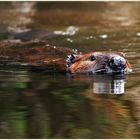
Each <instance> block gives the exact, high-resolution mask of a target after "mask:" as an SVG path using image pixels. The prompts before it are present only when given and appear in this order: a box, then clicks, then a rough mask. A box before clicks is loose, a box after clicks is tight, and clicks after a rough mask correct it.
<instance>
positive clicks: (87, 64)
mask: <svg viewBox="0 0 140 140" xmlns="http://www.w3.org/2000/svg"><path fill="white" fill-rule="evenodd" d="M67 66H68V69H69V71H70V72H71V73H130V72H132V69H131V65H130V64H129V62H128V61H127V60H126V58H125V56H124V55H123V53H115V52H111V53H105V52H93V53H89V54H85V55H73V54H72V55H70V56H68V58H67Z"/></svg>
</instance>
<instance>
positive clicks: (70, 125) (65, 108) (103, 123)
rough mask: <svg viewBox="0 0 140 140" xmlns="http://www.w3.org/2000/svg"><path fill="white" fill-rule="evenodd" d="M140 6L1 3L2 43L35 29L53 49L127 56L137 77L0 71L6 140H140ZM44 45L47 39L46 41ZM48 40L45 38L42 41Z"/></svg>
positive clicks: (0, 128) (1, 128)
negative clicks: (93, 139)
mask: <svg viewBox="0 0 140 140" xmlns="http://www.w3.org/2000/svg"><path fill="white" fill-rule="evenodd" d="M139 7H140V2H7V3H6V2H0V18H1V21H0V39H1V40H4V39H11V36H9V33H11V32H18V33H19V32H24V31H28V30H30V29H33V30H34V29H38V30H41V31H42V30H48V31H49V32H53V33H55V34H57V36H48V37H47V38H45V40H46V41H47V43H49V44H51V45H54V46H62V47H68V48H73V49H78V50H79V51H82V52H90V51H122V52H124V53H126V57H127V59H128V60H129V61H130V63H131V64H132V67H133V73H132V74H130V75H125V76H124V75H117V76H111V75H75V76H74V77H71V76H70V75H68V74H59V73H51V74H50V73H42V72H40V73H39V72H28V71H26V70H25V69H21V70H16V69H14V68H12V67H11V68H8V69H5V68H3V67H0V114H1V115H0V138H140V101H139V100H140V87H139V84H140V60H139V58H140V55H139V53H140V48H139V45H140V28H139V27H140V26H139V23H140V15H139V12H140V9H139ZM40 39H42V38H40ZM43 39H44V38H43Z"/></svg>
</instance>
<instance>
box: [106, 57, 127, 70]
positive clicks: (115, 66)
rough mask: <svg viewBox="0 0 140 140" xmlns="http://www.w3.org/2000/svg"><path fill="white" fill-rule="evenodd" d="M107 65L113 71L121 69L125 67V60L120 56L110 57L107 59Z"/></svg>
mask: <svg viewBox="0 0 140 140" xmlns="http://www.w3.org/2000/svg"><path fill="white" fill-rule="evenodd" d="M109 66H110V67H111V68H112V70H114V71H122V70H124V69H125V68H126V60H125V59H124V58H123V57H121V56H115V57H112V58H111V59H110V61H109Z"/></svg>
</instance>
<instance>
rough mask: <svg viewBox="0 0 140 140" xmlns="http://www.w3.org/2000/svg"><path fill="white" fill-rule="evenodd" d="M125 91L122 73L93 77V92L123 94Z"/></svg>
mask: <svg viewBox="0 0 140 140" xmlns="http://www.w3.org/2000/svg"><path fill="white" fill-rule="evenodd" d="M124 92H125V81H124V76H123V75H120V76H119V75H117V76H107V75H100V76H96V77H94V82H93V93H99V94H104V93H110V94H111V93H113V94H123V93H124Z"/></svg>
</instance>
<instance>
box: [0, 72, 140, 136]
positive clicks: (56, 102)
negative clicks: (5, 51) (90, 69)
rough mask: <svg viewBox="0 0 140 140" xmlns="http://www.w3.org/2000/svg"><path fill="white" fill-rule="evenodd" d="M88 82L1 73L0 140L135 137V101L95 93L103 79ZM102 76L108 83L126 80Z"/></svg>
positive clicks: (89, 78)
mask: <svg viewBox="0 0 140 140" xmlns="http://www.w3.org/2000/svg"><path fill="white" fill-rule="evenodd" d="M84 77H85V75H84V76H79V77H74V78H72V79H69V77H67V76H66V75H60V74H51V75H49V74H46V73H44V74H43V73H29V72H26V71H16V72H15V71H11V72H8V71H3V72H2V71H1V72H0V114H1V115H0V130H1V131H0V138H134V137H137V136H138V134H139V133H138V132H139V131H138V130H137V123H136V122H137V121H135V120H134V119H133V118H132V117H131V115H130V114H131V113H130V112H131V111H133V110H131V102H133V100H132V98H128V97H127V95H126V94H122V96H119V95H112V94H102V95H101V94H93V93H92V86H91V85H92V84H93V85H94V88H95V89H98V88H97V87H96V86H98V85H97V83H98V84H100V83H101V81H100V80H101V77H100V76H93V77H91V76H89V77H88V76H86V77H85V78H84ZM103 77H104V78H103V81H104V83H105V81H106V83H110V82H111V81H114V80H124V79H121V78H120V77H119V78H118V77H117V78H116V77H115V78H113V77H112V78H111V77H110V80H108V78H107V77H106V76H103ZM76 78H77V79H76ZM102 83H103V82H102ZM133 107H134V106H133ZM134 108H135V107H134ZM135 114H136V113H135V112H133V115H134V116H136V115H135ZM126 128H128V129H126Z"/></svg>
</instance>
